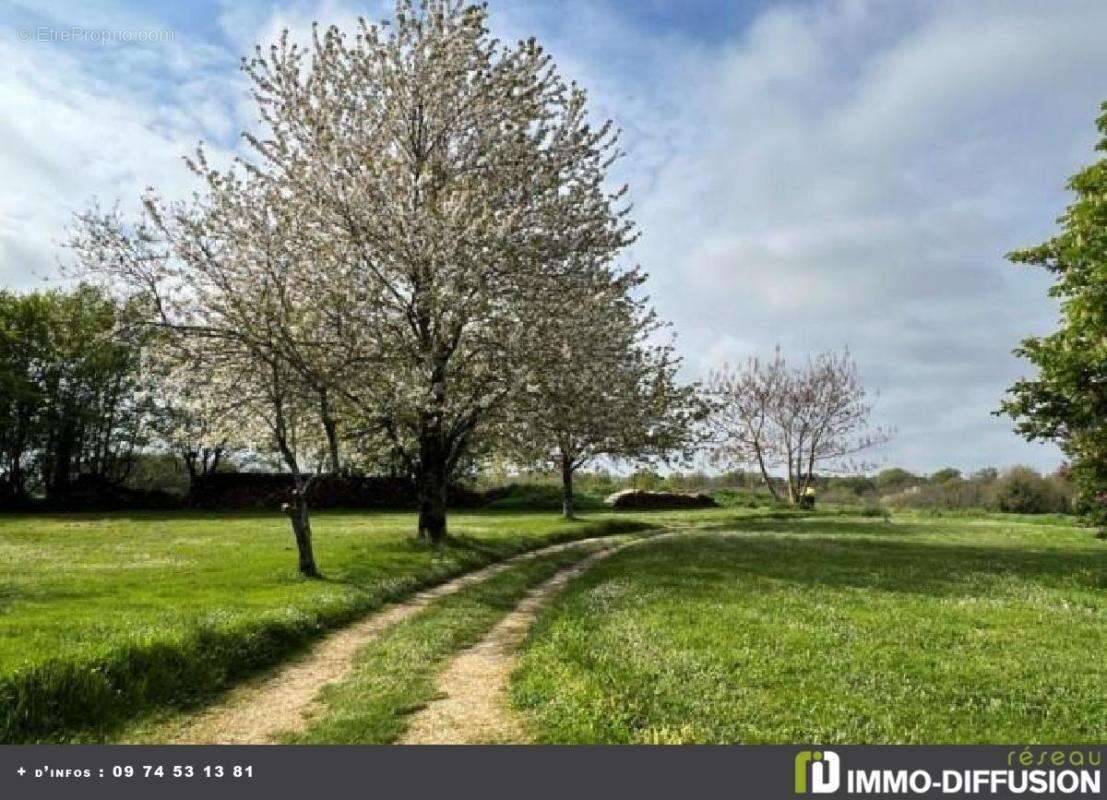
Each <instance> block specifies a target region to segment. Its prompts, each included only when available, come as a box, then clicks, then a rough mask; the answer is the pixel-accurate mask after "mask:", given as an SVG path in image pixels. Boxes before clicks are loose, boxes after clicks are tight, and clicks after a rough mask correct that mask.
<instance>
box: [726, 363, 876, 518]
mask: <svg viewBox="0 0 1107 800" xmlns="http://www.w3.org/2000/svg"><path fill="white" fill-rule="evenodd" d="M705 397H706V399H707V402H708V403H710V405H711V407H712V413H711V415H710V416H709V418H708V421H707V427H708V441H709V449H710V452H711V456H712V458H713V460H714V461H715V462H716V463H718V464H721V465H725V466H735V465H742V464H751V465H756V466H757V468H758V469H759V471H760V472H761V476H762V480H763V481H764V482H765V485H766V486H767V487H768V488H769V491H770V493H771V494H772V495H773V498H774V499H777V500H779V499H780V497H779V494H778V492H777V489H776V487H775V486H774V485H773V479H772V476H771V475H770V469H771V468H774V467H783V468H784V469H785V470H786V472H785V474H786V482H785V485H786V487H787V493H788V494H787V497H788V501H789V502H790V503H792V504H795V503H797V502H798V501H799V500H800V498H801V497H803V496H804V494H805V493H806V491H807V489H808V488H809V487H811V486H812V484H813V482H814V479H815V475H816V471H817V470H821V471H835V470H844V469H849V468H855V466H856V465H854V464H852V463H851V459H852V457H853V456H855V455H857V454H859V453H861V452H863V451H865V450H868V449H869V448H871V447H874V446H876V445H877V444H880V443H883V442H886V441H888V439H889V438H890V437H891V434H890V433H889V432H887V431H884V430H881V429H879V428H874V429H870V428H869V425H868V421H869V416H870V413H871V407H870V405H869V404H868V401H867V393H866V390H865V388H864V384H863V383H862V381H861V373H860V371H859V370H858V368H857V364H856V362H855V361H854V360H853V358H852V357H851V356H850V354H849V352H848V351H843V352H842V353H840V354H838V353H831V352H827V353H821V354H819V355H817V356H814V357H812V358H810V359H809V360H808V362H807V363H806V364H805V365H804V366H803V367H801V368H797V369H793V368H789V367H788V365H787V364H786V362H785V360H784V358H783V356H782V355H781V354H780V350H779V348H778V349H777V351H776V352H775V354H774V356H773V358H772V360H770V361H767V362H763V361H760V360H759V359H756V358H753V359H750V360H749V361H748V362H747V364H746V366H745V367H743V368H735V369H730V368H728V367H724V368H723V369H721V370H718V371H716V372H714V373H712V375H711V376H710V378H709V379H708V381H707V385H706V389H705Z"/></svg>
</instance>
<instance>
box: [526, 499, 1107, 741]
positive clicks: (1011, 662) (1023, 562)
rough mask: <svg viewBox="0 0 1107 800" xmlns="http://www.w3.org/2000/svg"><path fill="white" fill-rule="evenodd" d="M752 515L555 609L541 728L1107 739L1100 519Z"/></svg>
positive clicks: (823, 737) (595, 575)
mask: <svg viewBox="0 0 1107 800" xmlns="http://www.w3.org/2000/svg"><path fill="white" fill-rule="evenodd" d="M716 527H725V525H723V526H716ZM740 530H741V531H742V532H741V533H735V534H727V533H722V532H720V533H690V534H689V535H688V536H687V537H682V538H680V539H677V540H669V541H657V542H651V543H647V544H644V545H641V546H639V547H636V548H630V549H628V550H626V551H624V552H623V553H620V554H618V555H616V556H614V557H612V558H610V559H608V560H607V561H605V562H603V563H601V564H599V565H598V566H597V567H596V568H594V569H593V570H592V571H590V572H589V573H588V574H586V575H585V576H583V577H582V578H581V579H580V580H578V581H577V582H576V583H575V584H574V585H573V586H572V587H571V588H570V590H569V591H568V592H567V593H566V594H565V595H564V596H563V597H562V598H561V599H559V600H558V601H557V602H556V603H555V604H554V605H553V606H552V607H551V608H550V609H549V610H548V612H547V613H546V614H545V615H544V616H543V618H542V619H541V620H540V622H539V624H538V625H537V626H536V628H535V629H534V631H532V635H531V638H530V639H529V641H528V644H527V646H526V648H525V652H524V654H523V658H522V662H521V665H520V668H519V669H518V670H517V672H516V674H515V676H514V684H513V693H514V700H515V702H516V704H517V706H518V707H519V708H520V709H521V710H522V712H523V713H524V715H525V717H526V718H527V720H528V722H529V724H530V726H531V727H532V730H533V732H534V734H535V736H536V738H537V739H538V740H539V741H543V742H559V743H560V742H604V743H618V742H808V741H817V742H825V743H841V742H853V743H869V742H873V743H875V742H904V743H909V742H934V743H941V742H978V741H993V742H1102V741H1104V740H1105V739H1107V691H1104V686H1105V685H1107V661H1105V660H1104V653H1105V652H1107V592H1105V590H1107V543H1105V542H1103V541H1099V540H1096V539H1095V538H1094V537H1093V536H1092V535H1091V532H1089V531H1088V530H1087V529H1079V528H1075V527H1073V526H1072V524H1071V523H1070V522H1068V521H1066V520H1064V519H1062V518H1057V517H1039V518H1026V517H1002V516H998V515H992V516H989V517H983V516H975V517H974V516H969V515H958V516H955V517H925V516H915V517H903V516H897V517H896V518H895V520H894V521H893V522H892V523H891V524H886V523H885V522H883V521H882V520H880V519H859V518H852V519H851V518H848V517H842V518H837V519H836V518H814V519H806V520H765V519H762V520H749V521H747V522H745V523H744V524H742V525H741V526H740Z"/></svg>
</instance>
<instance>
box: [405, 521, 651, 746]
mask: <svg viewBox="0 0 1107 800" xmlns="http://www.w3.org/2000/svg"><path fill="white" fill-rule="evenodd" d="M662 535H667V534H662ZM652 538H658V537H651V539H652ZM630 544H634V543H633V542H631V543H630ZM628 546H630V545H629V544H624V545H617V546H615V547H610V548H607V549H605V550H601V551H600V552H598V553H594V554H593V555H591V556H588V557H587V558H585V559H583V560H582V561H579V562H577V563H576V564H573V565H572V566H570V567H566V568H565V569H563V570H561V571H560V572H558V573H557V574H556V575H554V576H553V577H552V578H550V579H549V580H547V581H546V582H545V583H543V584H541V585H539V586H537V587H536V588H534V589H532V590H531V591H530V592H529V593H528V594H527V596H526V597H524V598H523V600H522V601H521V602H520V603H519V605H517V606H516V607H515V609H514V610H513V611H512V612H511V613H510V614H508V615H507V616H506V617H505V618H504V619H503V620H502V621H501V622H500V623H499V624H498V625H496V627H495V628H493V629H492V630H491V631H490V632H489V633H488V635H487V636H486V637H485V638H484V639H483V640H482V641H480V642H479V643H477V644H476V645H474V646H472V647H470V648H469V649H468V650H465V651H463V652H462V653H460V654H459V655H458V656H457V657H456V658H455V659H454V660H453V662H451V664H450V666H449V667H447V668H446V671H445V672H444V673H442V676H441V677H440V678H439V682H438V689H439V692H440V693H441V698H440V699H439V700H435V701H434V702H432V703H430V704H429V705H427V706H426V707H425V708H424V709H422V710H421V711H419V712H418V713H417V714H416V715H415V716H414V717H412V720H411V725H410V726H409V727H408V730H407V733H406V735H405V736H404V738H403V740H402V741H401V744H520V743H525V742H526V741H527V739H528V736H527V733H526V731H525V729H524V728H523V725H522V723H521V722H520V720H519V718H518V716H517V715H516V714H515V713H514V712H513V711H512V710H511V707H510V700H509V696H508V688H509V687H508V684H509V679H510V677H511V673H512V671H513V670H514V668H515V663H516V652H517V651H518V649H519V646H520V645H521V644H522V643H523V640H524V639H525V638H526V635H527V631H528V630H530V627H531V625H533V624H534V621H535V619H536V618H537V617H538V614H539V612H541V610H542V607H543V606H544V605H545V604H546V602H548V601H549V600H550V598H552V597H553V596H554V595H556V594H557V593H558V592H560V591H561V590H562V589H564V588H565V586H566V585H567V584H568V583H569V581H571V580H572V579H573V578H575V577H577V576H578V575H581V574H583V573H584V572H586V571H587V570H588V569H589V568H590V567H592V565H594V564H595V563H596V562H597V561H599V560H601V559H604V558H607V557H608V556H609V555H611V554H612V553H614V552H616V551H618V550H621V549H623V547H628Z"/></svg>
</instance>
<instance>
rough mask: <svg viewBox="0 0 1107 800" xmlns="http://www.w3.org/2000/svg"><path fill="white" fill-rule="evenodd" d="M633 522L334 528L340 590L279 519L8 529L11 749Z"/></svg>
mask: <svg viewBox="0 0 1107 800" xmlns="http://www.w3.org/2000/svg"><path fill="white" fill-rule="evenodd" d="M641 527H643V523H641V522H640V521H636V520H635V519H632V518H629V517H618V518H616V517H614V516H612V515H596V516H594V517H592V518H586V519H583V520H581V521H579V522H574V523H567V522H562V521H561V520H559V519H558V518H557V517H556V516H555V515H552V514H533V513H530V514H528V513H506V512H501V513H483V514H481V513H471V514H456V515H452V516H451V532H452V534H453V539H452V541H451V542H450V543H449V544H448V545H447V546H445V547H443V548H440V549H434V548H430V547H428V546H426V545H423V544H420V543H418V542H416V541H414V540H413V538H412V536H411V531H412V530H413V528H414V518H413V515H411V514H370V513H320V514H316V515H315V516H314V528H315V540H316V550H317V556H318V560H319V563H320V565H321V567H322V569H323V571H324V573H325V575H326V579H325V580H322V581H312V580H304V579H302V578H301V577H300V576H298V575H297V573H296V570H295V552H294V549H293V544H292V538H291V534H290V532H289V529H288V523H287V521H286V520H285V519H284V518H283V517H280V516H277V515H245V514H243V515H225V514H224V515H214V514H199V513H196V514H182V513H176V514H168V515H160V514H125V515H83V514H71V515H58V516H48V515H33V516H19V515H11V516H0V741H6V742H13V741H26V740H37V739H55V738H60V739H63V740H65V739H77V740H85V739H97V738H99V737H101V736H103V735H104V734H105V733H106V732H108V731H110V730H111V729H112V728H113V726H115V725H117V724H118V723H119V722H120V721H121V720H123V719H126V718H128V717H131V716H133V715H135V714H136V713H138V712H140V711H141V710H142V709H143V708H145V707H152V706H159V705H161V706H164V705H181V704H188V703H192V702H196V701H198V700H200V699H203V698H204V697H206V696H209V695H210V694H211V693H212V692H213V691H216V690H218V689H220V688H222V687H225V686H227V685H229V684H231V683H233V682H234V681H235V680H236V679H238V678H239V677H241V676H242V675H244V674H246V673H248V672H250V671H252V670H255V669H257V668H259V667H261V666H265V665H267V664H271V663H273V662H275V661H277V660H279V659H280V658H281V657H283V656H285V655H287V654H288V653H289V652H290V651H291V650H293V649H295V648H296V647H298V646H301V645H302V644H303V643H304V642H306V641H308V640H310V639H311V638H312V637H314V636H317V635H318V634H319V633H320V632H321V631H323V630H325V629H328V628H333V627H336V626H338V625H341V624H343V623H345V622H347V621H349V620H351V619H353V618H355V617H357V616H360V615H362V614H364V613H366V612H367V611H369V610H371V609H373V608H376V607H377V606H379V605H381V604H382V603H383V602H385V601H387V600H389V599H393V598H396V597H399V596H402V595H404V594H406V593H409V592H411V591H413V590H414V589H416V588H418V587H420V586H424V585H427V584H430V583H434V582H438V581H441V580H443V579H445V578H446V577H449V576H451V575H455V574H458V573H460V572H464V571H467V570H469V569H472V568H475V567H477V566H480V565H483V564H486V563H489V562H490V561H495V560H498V559H501V558H503V557H506V556H508V555H511V554H513V553H516V552H519V551H520V550H524V549H530V548H533V547H536V546H540V545H542V544H546V543H550V542H553V541H560V540H566V539H572V538H581V537H586V536H591V535H597V534H605V533H614V532H617V531H625V530H631V529H638V528H641Z"/></svg>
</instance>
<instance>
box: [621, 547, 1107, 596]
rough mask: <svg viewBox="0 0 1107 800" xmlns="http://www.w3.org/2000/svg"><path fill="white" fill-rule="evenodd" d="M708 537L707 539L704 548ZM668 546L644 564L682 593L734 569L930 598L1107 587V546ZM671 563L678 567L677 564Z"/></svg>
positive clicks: (773, 577) (655, 551)
mask: <svg viewBox="0 0 1107 800" xmlns="http://www.w3.org/2000/svg"><path fill="white" fill-rule="evenodd" d="M705 540H708V541H710V544H708V545H707V546H705ZM664 548H665V549H664V550H662V549H661V548H652V549H651V550H652V552H653V554H654V555H655V556H656V557H658V558H661V559H663V560H664V561H665V562H668V564H669V565H670V566H669V568H668V569H665V568H664V565H663V564H662V563H661V562H660V561H659V562H658V563H657V564H656V565H643V566H645V568H646V569H650V570H651V571H656V572H657V573H658V574H657V576H656V582H655V583H654V585H659V586H664V585H666V583H667V582H670V581H671V585H672V586H673V588H674V589H679V590H681V591H697V588H698V587H702V588H703V589H704V590H705V591H709V590H710V586H711V584H712V583H714V582H716V581H718V580H733V578H734V576H735V575H736V574H738V575H744V576H750V577H756V578H767V579H771V580H775V581H783V582H787V583H801V584H807V585H810V586H812V587H825V588H832V589H857V590H876V591H880V592H896V593H908V594H922V595H928V596H932V597H967V596H973V595H981V596H983V595H987V596H996V594H997V592H998V593H1000V594H1003V593H1004V590H1003V589H1002V588H1001V587H998V586H997V584H999V583H1002V582H1005V581H1013V582H1014V583H1013V585H1012V586H1011V587H1010V589H1011V590H1013V591H1019V590H1020V586H1021V587H1022V588H1021V591H1023V592H1025V588H1026V585H1027V584H1031V585H1033V584H1037V585H1041V586H1043V587H1050V588H1054V589H1060V590H1063V591H1077V592H1080V591H1092V592H1097V593H1098V592H1101V591H1102V590H1103V589H1107V548H1104V550H1103V551H1102V552H1098V551H1096V550H1087V551H1061V550H1032V549H1025V548H1015V547H998V546H981V545H960V544H958V545H949V544H938V543H924V542H918V541H897V540H891V539H873V538H865V539H847V538H842V539H830V538H811V539H807V538H801V537H788V538H777V537H756V536H751V537H742V536H735V537H733V538H731V537H713V536H712V537H710V538H708V537H694V538H692V537H689V538H688V539H685V540H674V541H670V542H666V543H665V544H664ZM670 548H675V549H676V552H674V551H673V549H670ZM681 549H683V552H681ZM641 556H646V552H642V553H641V554H640V557H641ZM632 557H633V556H632ZM674 562H675V563H679V565H680V566H679V568H677V569H672V566H671V565H672V564H673V563H674ZM697 578H702V579H703V580H702V581H701V580H697ZM689 579H691V580H689ZM697 585H698V586H697ZM1092 599H1093V600H1094V597H1093V598H1092ZM1105 601H1107V599H1105Z"/></svg>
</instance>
